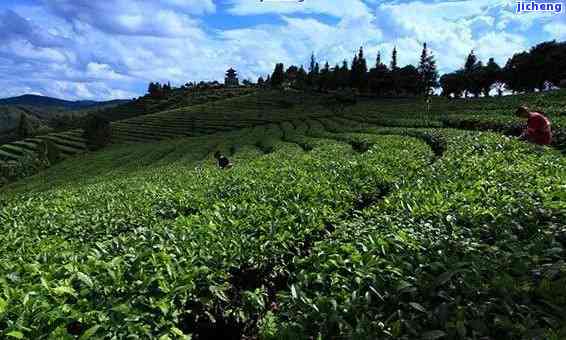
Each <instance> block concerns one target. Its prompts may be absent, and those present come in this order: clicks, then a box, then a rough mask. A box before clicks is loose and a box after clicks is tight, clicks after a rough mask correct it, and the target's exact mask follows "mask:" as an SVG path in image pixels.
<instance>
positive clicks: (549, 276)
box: [0, 91, 566, 339]
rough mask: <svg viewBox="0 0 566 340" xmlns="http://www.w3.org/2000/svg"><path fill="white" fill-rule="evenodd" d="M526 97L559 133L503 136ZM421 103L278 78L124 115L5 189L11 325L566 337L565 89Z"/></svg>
mask: <svg viewBox="0 0 566 340" xmlns="http://www.w3.org/2000/svg"><path fill="white" fill-rule="evenodd" d="M522 103H526V104H528V105H531V106H532V107H533V108H536V109H539V110H543V111H545V112H547V113H548V114H549V116H550V118H551V119H552V121H553V127H554V128H555V130H556V132H557V133H556V136H557V142H556V143H555V145H554V146H553V147H538V146H534V145H530V144H526V143H523V142H520V141H517V140H516V139H515V138H512V137H509V136H506V135H505V133H509V134H516V132H517V131H516V130H517V129H520V128H521V123H520V122H519V121H517V120H515V119H514V118H512V113H513V111H514V109H515V108H516V106H518V105H519V104H522ZM423 112H424V105H423V104H422V103H421V101H419V100H415V99H406V100H405V99H398V100H381V101H375V100H362V101H359V102H358V103H357V104H348V105H346V104H342V103H341V102H339V101H338V102H334V101H332V96H330V95H325V96H314V95H312V96H299V95H297V94H296V93H286V94H281V93H278V92H276V91H269V92H257V93H250V94H246V95H243V96H239V97H237V98H229V99H225V100H218V101H214V102H212V103H205V104H202V105H195V106H189V107H181V108H175V109H173V110H166V111H163V112H159V113H156V114H150V115H143V116H139V117H134V118H130V119H126V120H121V121H119V122H114V123H113V131H114V135H113V138H114V145H112V146H110V147H108V148H105V149H103V150H100V151H98V152H85V153H80V154H77V155H75V156H73V157H68V158H67V159H65V160H64V161H63V162H61V163H58V164H56V165H54V166H53V167H51V168H49V169H47V170H46V171H44V172H42V173H39V174H38V175H35V176H33V177H30V178H27V179H24V180H21V181H19V182H16V183H13V184H10V185H7V186H5V187H3V188H0V225H1V226H2V232H1V233H0V260H1V261H0V337H2V338H8V339H10V338H13V339H23V338H26V339H27V338H29V339H73V338H79V337H80V338H85V339H87V338H93V339H95V338H100V339H110V338H117V339H121V338H127V337H128V336H129V337H132V338H158V339H176V338H179V339H183V338H185V339H188V338H192V339H376V338H377V339H421V338H422V339H462V338H465V339H518V338H533V339H535V338H540V339H564V338H566V320H565V318H564V316H565V315H566V290H565V289H564V287H565V286H566V263H565V262H564V260H565V258H566V250H565V249H566V158H565V157H564V153H563V150H564V144H563V139H562V138H563V137H562V136H564V134H563V132H562V129H563V127H564V126H565V123H566V122H565V121H564V119H565V118H564V115H565V114H566V92H564V91H556V92H550V93H544V94H536V95H529V96H520V97H504V98H486V99H478V100H467V101H465V100H458V101H447V100H445V99H440V98H435V99H434V100H433V102H432V107H431V111H430V113H428V114H423ZM480 130H481V131H480ZM64 138H65V137H64V136H60V137H57V136H55V138H53V139H54V141H55V142H56V143H59V145H61V146H64V147H68V148H74V147H75V145H76V146H77V147H78V145H79V144H80V143H81V142H82V141H81V140H80V139H78V138H77V136H73V135H72V134H67V140H63V139H64ZM71 141H72V143H71ZM28 144H29V145H28ZM19 145H20V146H21V148H30V149H33V143H28V142H26V141H24V142H21V143H20V144H19ZM2 150H3V149H1V150H0V151H2ZM216 150H221V151H222V152H223V153H225V154H226V155H228V157H229V158H230V159H231V160H232V161H233V162H234V167H233V168H231V169H230V170H226V171H223V170H220V169H218V168H217V166H216V164H215V160H214V158H213V157H212V154H213V153H214V152H215V151H216ZM6 152H8V151H6ZM0 155H1V153H0Z"/></svg>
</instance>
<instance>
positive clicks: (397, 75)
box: [258, 43, 438, 96]
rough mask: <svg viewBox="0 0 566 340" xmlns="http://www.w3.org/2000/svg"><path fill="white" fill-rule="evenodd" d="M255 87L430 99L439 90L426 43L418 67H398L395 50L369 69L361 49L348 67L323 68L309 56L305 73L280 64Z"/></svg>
mask: <svg viewBox="0 0 566 340" xmlns="http://www.w3.org/2000/svg"><path fill="white" fill-rule="evenodd" d="M258 85H260V86H271V87H281V86H283V85H289V86H292V87H295V88H299V89H307V88H311V89H316V90H319V91H328V90H339V89H345V88H352V89H357V90H358V91H360V92H372V93H374V94H377V95H380V96H386V95H419V94H422V95H430V94H432V93H433V91H434V88H436V87H437V86H438V71H437V67H436V61H435V58H434V56H433V55H432V54H431V53H430V51H429V49H428V47H427V45H426V43H425V44H423V49H422V52H421V58H420V62H419V65H418V66H417V67H415V66H413V65H406V66H404V67H399V66H398V64H397V49H396V48H395V49H394V50H393V53H392V56H391V62H390V64H389V66H388V65H385V64H384V63H383V61H382V59H381V53H379V52H378V54H377V56H376V59H375V62H374V63H373V65H371V66H368V61H367V60H366V58H365V55H364V50H363V47H360V49H359V51H358V53H357V54H355V55H354V57H353V59H352V61H351V63H348V61H347V60H344V61H343V62H342V63H341V64H336V65H335V66H334V67H330V64H329V63H328V62H326V63H325V64H324V65H323V66H322V67H321V66H320V64H319V63H318V62H317V60H316V58H315V56H314V54H312V55H311V59H310V64H309V67H308V70H305V69H304V67H303V66H299V67H297V66H295V65H292V66H290V67H288V68H287V69H285V67H284V65H283V64H282V63H278V64H277V65H275V69H274V71H273V73H272V74H271V75H268V76H267V78H266V79H264V78H263V77H260V78H259V79H258Z"/></svg>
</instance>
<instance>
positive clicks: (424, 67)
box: [418, 43, 438, 97]
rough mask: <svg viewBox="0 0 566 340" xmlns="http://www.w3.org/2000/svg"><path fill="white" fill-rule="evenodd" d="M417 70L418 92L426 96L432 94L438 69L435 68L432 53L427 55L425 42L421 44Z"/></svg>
mask: <svg viewBox="0 0 566 340" xmlns="http://www.w3.org/2000/svg"><path fill="white" fill-rule="evenodd" d="M418 71H419V78H420V92H421V93H422V94H424V95H425V96H427V97H428V96H429V95H431V94H432V91H433V89H434V88H435V87H437V86H438V71H437V70H436V61H435V60H434V57H433V56H432V55H429V53H428V49H427V45H426V43H424V44H423V51H422V53H421V59H420V62H419V68H418Z"/></svg>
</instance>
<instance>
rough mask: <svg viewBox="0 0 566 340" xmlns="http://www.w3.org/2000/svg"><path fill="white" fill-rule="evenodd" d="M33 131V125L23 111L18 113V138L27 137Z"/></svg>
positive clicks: (30, 135)
mask: <svg viewBox="0 0 566 340" xmlns="http://www.w3.org/2000/svg"><path fill="white" fill-rule="evenodd" d="M34 133H35V129H34V128H33V125H32V124H31V122H30V121H29V118H28V116H27V115H26V114H25V113H22V114H21V115H20V123H19V125H18V137H19V138H20V139H25V138H28V137H32V136H33V135H34Z"/></svg>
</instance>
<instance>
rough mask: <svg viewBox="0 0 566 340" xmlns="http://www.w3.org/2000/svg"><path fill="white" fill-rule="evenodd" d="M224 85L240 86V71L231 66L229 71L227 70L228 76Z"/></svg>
mask: <svg viewBox="0 0 566 340" xmlns="http://www.w3.org/2000/svg"><path fill="white" fill-rule="evenodd" d="M224 86H226V87H238V86H240V82H239V81H238V73H237V72H236V70H234V69H233V68H231V67H230V69H228V71H226V78H224Z"/></svg>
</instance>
